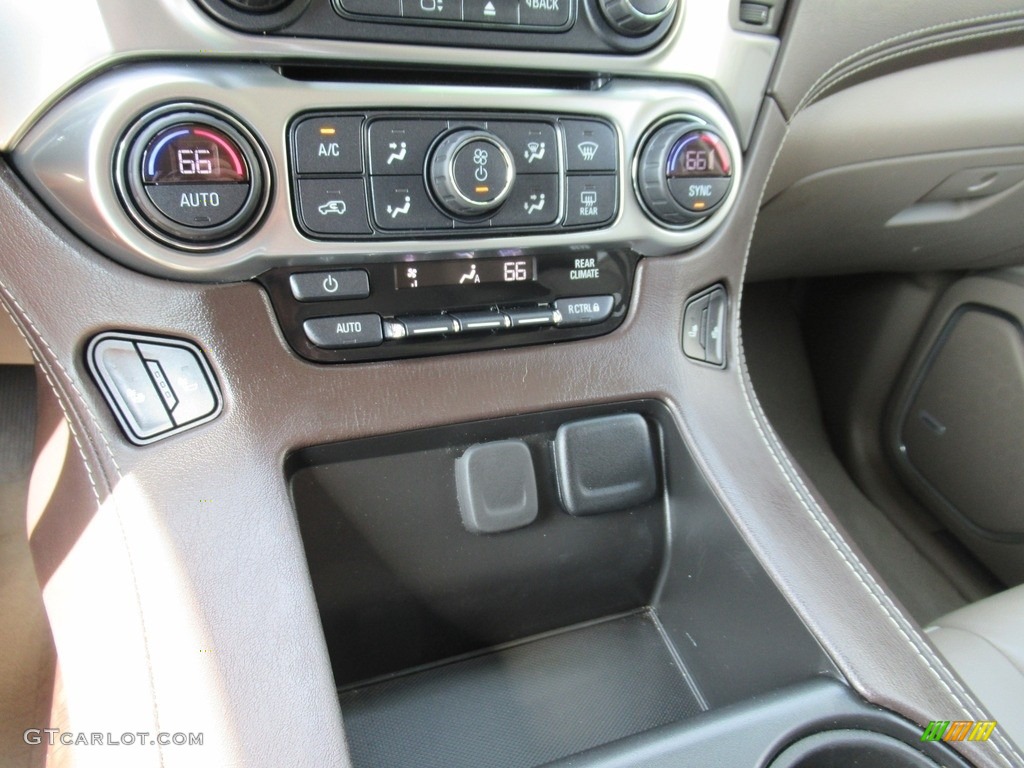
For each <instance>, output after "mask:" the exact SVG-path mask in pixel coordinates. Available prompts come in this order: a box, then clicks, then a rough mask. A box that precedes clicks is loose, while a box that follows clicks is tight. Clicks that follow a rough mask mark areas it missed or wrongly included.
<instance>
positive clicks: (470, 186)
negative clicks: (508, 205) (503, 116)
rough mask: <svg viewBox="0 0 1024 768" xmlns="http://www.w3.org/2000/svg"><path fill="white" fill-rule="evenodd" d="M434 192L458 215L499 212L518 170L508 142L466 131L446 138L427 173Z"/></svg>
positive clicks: (438, 199) (480, 132)
mask: <svg viewBox="0 0 1024 768" xmlns="http://www.w3.org/2000/svg"><path fill="white" fill-rule="evenodd" d="M427 173H428V181H429V185H430V190H431V192H433V193H434V196H435V197H436V198H437V201H438V202H439V203H440V204H441V206H442V207H443V208H445V209H446V210H447V211H448V212H449V213H452V214H454V215H455V216H462V217H471V216H482V215H484V214H487V213H491V212H493V211H494V210H496V209H497V208H498V207H499V206H500V205H501V204H502V203H503V202H505V198H507V197H508V195H509V192H511V191H512V183H513V182H514V181H515V176H516V171H515V166H514V165H513V162H512V153H511V152H510V151H509V148H508V146H506V144H505V142H504V141H502V140H501V139H499V138H498V137H497V136H495V135H494V134H493V133H491V132H490V131H483V130H475V129H463V130H458V131H455V132H453V133H450V134H448V135H447V136H445V137H444V138H443V139H441V141H440V142H439V143H438V145H437V148H436V149H435V150H434V153H433V154H432V155H431V159H430V166H429V168H428V170H427Z"/></svg>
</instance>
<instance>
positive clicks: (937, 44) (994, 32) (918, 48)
mask: <svg viewBox="0 0 1024 768" xmlns="http://www.w3.org/2000/svg"><path fill="white" fill-rule="evenodd" d="M1021 30H1024V24H1019V25H1017V26H1015V27H1000V28H999V29H990V30H987V31H985V32H975V33H973V34H970V35H963V36H959V37H952V38H944V39H942V40H935V41H933V42H930V43H923V44H921V45H915V46H913V47H910V48H906V49H904V50H902V51H896V52H894V53H890V54H888V55H886V56H883V57H881V58H879V59H872V60H871V61H869V62H866V63H864V64H861V65H860V66H859V67H856V68H855V69H851V70H850V71H849V72H844V73H843V74H842V75H840V76H839V77H837V78H836V79H834V80H831V81H829V82H827V83H825V84H823V85H822V87H821V88H820V89H819V90H818V91H817V92H816V93H814V94H813V95H812V94H811V93H808V97H810V98H809V102H815V101H817V100H818V99H819V98H820V97H822V96H823V95H824V94H827V93H828V92H829V91H830V90H832V89H834V88H835V87H836V86H837V85H839V84H840V83H842V82H844V81H846V80H849V79H850V78H851V77H853V76H854V75H856V74H858V73H860V72H863V71H864V70H867V69H871V68H872V67H877V66H879V65H881V64H884V63H885V62H887V61H894V60H895V59H898V58H900V57H902V56H909V55H911V54H913V53H920V52H922V51H927V50H931V49H933V48H941V47H943V46H945V45H954V44H956V43H963V42H965V41H967V40H979V39H981V38H984V37H997V36H999V35H1005V34H1010V33H1012V32H1020V31H1021ZM794 116H795V113H794Z"/></svg>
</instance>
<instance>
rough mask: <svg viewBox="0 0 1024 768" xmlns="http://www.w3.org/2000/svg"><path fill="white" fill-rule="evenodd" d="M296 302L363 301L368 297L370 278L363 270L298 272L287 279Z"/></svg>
mask: <svg viewBox="0 0 1024 768" xmlns="http://www.w3.org/2000/svg"><path fill="white" fill-rule="evenodd" d="M288 283H289V287H290V288H291V289H292V296H294V297H295V299H296V301H336V300H338V299H365V298H366V297H367V296H369V295H370V278H369V276H368V275H367V274H366V270H363V269H338V270H334V271H333V272H300V273H298V274H294V275H291V276H290V277H289V278H288Z"/></svg>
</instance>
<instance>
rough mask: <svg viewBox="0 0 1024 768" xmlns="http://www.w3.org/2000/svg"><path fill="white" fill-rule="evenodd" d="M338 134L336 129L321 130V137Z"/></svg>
mask: <svg viewBox="0 0 1024 768" xmlns="http://www.w3.org/2000/svg"><path fill="white" fill-rule="evenodd" d="M337 132H338V131H337V130H336V129H334V128H321V129H320V135H321V136H333V135H334V134H336V133H337Z"/></svg>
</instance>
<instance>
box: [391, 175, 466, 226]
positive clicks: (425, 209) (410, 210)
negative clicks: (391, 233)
mask: <svg viewBox="0 0 1024 768" xmlns="http://www.w3.org/2000/svg"><path fill="white" fill-rule="evenodd" d="M371 184H372V186H373V218H374V221H376V222H377V226H378V227H380V228H381V229H389V230H409V229H451V228H452V220H451V219H450V218H448V217H447V216H444V215H443V214H442V213H441V212H440V211H438V210H437V208H435V207H434V204H433V203H432V202H431V201H430V196H429V195H427V188H426V187H425V186H424V182H423V177H422V176H377V177H374V178H373V179H371Z"/></svg>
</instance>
